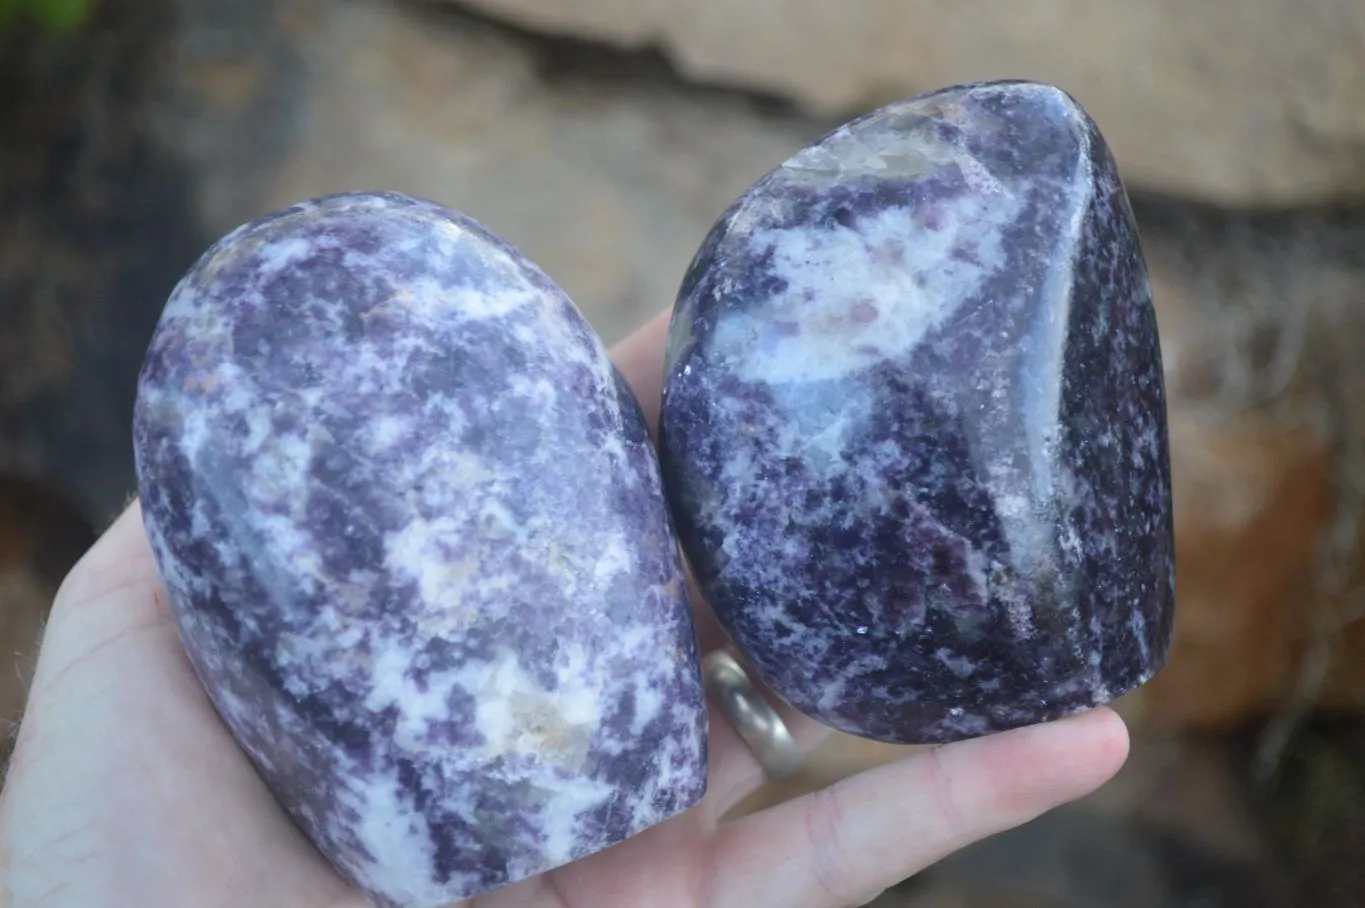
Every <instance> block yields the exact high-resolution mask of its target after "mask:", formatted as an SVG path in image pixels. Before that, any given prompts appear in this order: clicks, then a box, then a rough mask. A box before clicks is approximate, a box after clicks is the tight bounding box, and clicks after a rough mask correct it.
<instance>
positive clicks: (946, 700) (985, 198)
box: [661, 82, 1174, 743]
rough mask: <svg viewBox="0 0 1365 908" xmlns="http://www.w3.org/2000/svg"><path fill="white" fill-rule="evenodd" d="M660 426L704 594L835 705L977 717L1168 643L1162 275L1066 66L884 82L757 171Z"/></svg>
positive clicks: (680, 322) (887, 725)
mask: <svg viewBox="0 0 1365 908" xmlns="http://www.w3.org/2000/svg"><path fill="white" fill-rule="evenodd" d="M661 432H662V438H661V445H662V451H661V456H662V462H663V469H664V479H665V484H666V487H667V489H668V492H669V496H670V500H671V504H672V506H673V512H674V516H675V520H676V522H677V525H678V532H679V535H680V538H681V540H682V543H683V546H684V549H685V550H686V552H687V554H688V557H689V559H690V560H691V562H692V565H693V568H694V570H695V572H696V574H697V578H698V581H699V583H700V586H701V588H702V590H703V591H704V592H705V593H706V594H707V596H708V597H709V599H710V602H711V604H712V605H713V606H714V608H715V610H716V612H717V613H718V615H719V617H720V618H721V621H722V623H723V624H724V625H725V627H726V628H727V629H728V631H729V632H730V634H731V635H732V637H733V638H734V640H735V641H736V642H737V644H738V645H739V646H740V648H741V649H742V650H743V651H744V652H745V653H746V654H747V656H748V657H749V659H750V660H751V662H752V663H753V665H754V667H755V668H756V669H757V671H758V672H759V673H760V674H761V675H762V677H763V678H764V679H766V680H767V681H768V682H769V684H770V685H771V686H772V687H773V688H774V689H775V690H776V691H778V692H779V693H780V694H781V695H782V696H784V697H785V698H787V699H788V700H789V701H791V703H792V704H793V705H795V706H796V707H798V708H799V709H801V710H803V711H804V712H806V713H808V714H810V715H812V716H815V717H817V718H819V719H821V720H822V721H824V722H826V723H828V724H830V725H833V726H835V727H837V728H840V729H843V730H845V731H848V732H852V733H854V734H857V735H862V736H866V737H870V738H877V739H882V740H886V741H895V742H905V743H927V742H942V741H949V740H953V739H959V738H965V737H971V736H976V735H981V734H986V733H989V732H994V731H998V730H1003V729H1008V728H1012V727H1016V726H1020V725H1024V724H1029V723H1034V722H1039V721H1043V720H1047V719H1050V718H1055V717H1059V716H1063V715H1067V714H1070V713H1075V712H1078V711H1081V710H1084V709H1086V708H1088V707H1092V706H1094V705H1096V704H1100V703H1104V702H1106V701H1109V700H1111V699H1113V698H1114V697H1117V696H1119V695H1120V694H1123V693H1125V692H1127V691H1130V690H1132V689H1133V688H1135V687H1137V686H1138V685H1141V684H1142V683H1144V682H1145V681H1147V680H1148V679H1149V678H1151V677H1152V675H1153V674H1154V673H1155V672H1156V671H1158V670H1159V669H1160V667H1161V666H1162V665H1163V664H1164V662H1165V659H1166V656H1167V652H1168V648H1169V644H1170V638H1171V622H1172V610H1173V598H1174V561H1173V534H1172V521H1171V486H1170V466H1169V455H1168V441H1167V428H1166V403H1165V391H1164V387H1163V378H1162V367H1161V356H1160V349H1159V346H1158V338H1157V325H1156V319H1155V315H1154V311H1153V307H1152V300H1151V292H1150V289H1149V284H1148V279H1147V272H1146V267H1145V264H1144V261H1143V257H1142V253H1141V250H1140V247H1139V244H1138V236H1137V231H1136V228H1135V226H1134V222H1133V216H1132V212H1131V209H1130V207H1129V203H1128V199H1127V195H1126V193H1125V191H1124V188H1123V185H1122V183H1121V181H1120V179H1119V175H1118V172H1117V170H1116V168H1115V165H1114V161H1113V160H1112V158H1111V156H1110V153H1109V150H1108V149H1107V147H1106V145H1105V142H1104V140H1103V139H1102V138H1101V136H1100V134H1099V132H1098V131H1097V129H1096V127H1095V124H1094V123H1093V122H1092V121H1091V120H1090V118H1089V117H1088V116H1087V115H1086V114H1085V112H1084V111H1083V110H1082V109H1081V108H1080V107H1079V106H1078V105H1077V104H1076V103H1075V102H1074V101H1073V100H1072V99H1071V98H1070V97H1068V96H1067V95H1066V94H1065V93H1063V92H1062V91H1060V90H1058V89H1056V88H1053V87H1050V86H1045V85H1040V84H1036V83H1028V82H1004V83H984V84H976V85H967V86H959V87H953V88H948V89H944V90H942V91H938V92H935V93H932V94H929V95H925V96H922V97H919V98H915V99H912V100H908V101H905V102H902V103H898V104H894V105H892V106H889V107H886V108H884V109H882V110H879V111H876V112H874V113H872V114H869V115H868V116H866V117H863V118H861V119H859V120H856V121H854V122H852V123H850V124H848V125H846V126H844V127H843V128H841V129H839V130H838V131H836V132H834V133H833V134H831V135H830V136H828V137H827V138H825V139H824V140H822V141H821V142H819V143H817V144H815V145H814V146H812V147H810V148H808V149H806V150H804V151H802V152H801V153H799V154H797V155H796V156H795V157H793V158H792V159H791V160H789V161H787V162H786V163H785V164H784V165H782V166H781V167H779V168H777V169H776V170H775V171H773V172H772V173H770V174H768V175H767V176H765V177H764V178H763V179H762V180H760V181H759V182H758V183H757V184H756V185H755V186H753V187H752V188H751V189H750V190H749V191H748V192H747V193H746V194H745V195H743V196H742V197H741V198H740V199H739V200H738V202H736V204H735V205H734V206H732V208H731V209H730V210H729V211H728V212H727V213H726V214H725V215H724V216H723V217H722V219H721V220H720V222H719V223H718V224H717V225H716V227H715V228H714V230H713V231H712V233H711V234H710V236H709V237H708V239H707V240H706V242H705V244H704V245H703V247H702V249H701V250H700V252H699V253H698V255H697V257H696V259H695V261H694V262H693V264H692V267H691V269H690V271H689V273H688V275H687V277H686V279H685V281H684V283H683V287H682V290H681V292H680V295H679V298H678V303H677V307H676V309H675V312H674V316H673V322H672V327H671V332H670V339H669V351H668V360H667V374H666V382H665V389H664V399H663V417H662V429H661Z"/></svg>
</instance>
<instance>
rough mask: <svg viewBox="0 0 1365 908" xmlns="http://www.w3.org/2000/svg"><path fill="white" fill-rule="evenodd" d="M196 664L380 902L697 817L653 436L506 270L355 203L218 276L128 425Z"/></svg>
mask: <svg viewBox="0 0 1365 908" xmlns="http://www.w3.org/2000/svg"><path fill="white" fill-rule="evenodd" d="M134 440H135V445H136V453H137V465H138V478H139V486H140V490H141V497H142V508H143V519H144V521H145V523H146V528H147V535H148V537H149V539H150V540H151V545H152V550H153V552H154V554H155V558H156V562H157V565H158V567H159V569H160V572H161V576H162V578H163V579H164V581H165V585H166V588H167V592H168V593H169V596H170V602H171V606H172V610H173V612H174V615H175V618H176V621H177V623H178V626H179V628H180V632H181V636H182V638H183V640H184V643H185V649H186V651H187V652H188V654H189V657H190V661H191V662H192V664H193V665H194V668H195V671H196V672H197V673H198V675H199V678H200V679H201V680H202V682H203V684H204V687H205V689H206V690H207V691H208V693H209V695H210V697H211V699H212V700H213V703H214V705H215V706H216V707H217V709H218V711H219V713H220V714H221V715H222V717H223V719H224V720H225V721H226V723H227V725H228V726H229V727H230V728H231V730H232V732H233V733H234V735H235V736H236V738H237V740H238V741H239V742H240V744H241V745H242V747H243V749H244V750H245V751H246V752H247V753H248V754H249V755H250V757H251V759H252V760H253V761H254V763H255V764H256V766H257V768H258V769H259V771H260V773H261V776H262V778H264V779H265V781H266V782H267V784H268V785H269V786H270V788H271V789H272V790H273V792H274V793H275V795H276V797H277V798H278V799H279V801H280V802H281V803H282V804H283V805H284V807H285V808H286V809H287V810H288V811H289V813H290V814H291V815H292V816H293V817H294V819H295V820H296V821H297V823H298V824H299V826H300V827H301V828H302V829H303V830H304V832H305V833H306V834H307V835H308V836H309V838H310V839H311V840H312V841H313V842H314V843H315V844H316V845H317V847H318V848H319V849H320V850H321V851H322V853H323V854H324V855H325V856H326V857H327V858H328V859H329V860H331V861H332V863H333V864H334V865H335V866H336V867H337V868H338V869H339V870H340V871H341V872H342V873H343V874H344V875H346V876H347V877H349V878H350V879H351V880H353V881H354V882H355V883H356V884H358V885H359V886H360V887H361V888H363V889H364V890H366V891H367V892H368V893H369V894H370V895H371V896H372V898H373V899H374V900H375V901H376V902H377V903H378V904H380V905H383V906H403V908H434V906H438V905H446V904H448V903H451V902H454V901H456V900H459V899H465V898H468V897H470V896H473V895H476V894H478V893H481V892H485V891H487V890H489V889H493V888H496V887H499V886H503V885H505V884H507V883H511V882H514V881H516V880H519V879H522V878H524V877H527V876H530V875H532V874H536V873H540V872H542V871H545V870H549V869H551V868H553V867H556V866H559V865H562V864H564V863H566V862H568V861H571V860H575V859H577V858H581V857H584V856H586V855H589V854H592V853H594V852H596V851H599V850H601V849H603V848H606V847H607V846H609V845H612V844H614V843H616V842H620V841H622V840H623V839H626V838H628V837H630V836H633V835H635V834H636V833H639V832H641V831H642V830H644V829H646V828H648V827H650V826H653V825H654V824H656V823H659V822H661V821H663V820H665V819H667V818H668V817H671V816H673V815H675V814H677V813H679V812H680V811H683V810H685V809H687V808H689V807H691V806H693V805H695V804H696V803H697V802H698V801H699V800H700V799H701V797H702V795H703V793H704V790H705V784H706V783H705V779H706V728H705V709H704V699H703V694H702V687H701V679H700V671H699V668H698V663H697V653H696V642H695V638H694V635H693V628H692V619H691V612H690V609H689V606H688V597H687V592H686V586H685V583H684V577H683V572H682V567H681V563H680V557H679V555H678V551H677V546H676V543H675V541H674V537H673V533H672V527H671V525H670V520H669V515H668V510H667V506H666V504H665V502H664V497H663V490H662V487H661V482H660V477H659V470H658V464H657V461H656V459H655V454H654V449H653V447H652V445H651V442H650V438H649V434H648V431H647V429H646V425H645V421H644V418H643V415H642V414H641V411H640V408H639V406H638V404H637V402H636V401H635V398H634V397H633V396H632V394H631V392H630V390H629V389H628V388H627V387H626V385H625V384H624V381H623V380H622V378H621V376H620V375H619V374H618V373H617V372H616V370H615V368H614V367H613V365H612V364H611V360H610V359H609V358H608V355H607V351H606V350H605V349H604V348H603V346H602V343H601V341H600V339H599V338H598V337H597V335H596V334H595V333H594V332H593V331H592V330H591V329H590V328H589V327H588V325H587V324H586V323H585V322H584V321H583V319H582V317H581V316H580V315H579V313H578V311H577V310H576V309H575V308H574V306H573V304H572V303H570V302H569V300H568V299H567V297H565V296H564V294H563V293H562V292H561V291H560V290H559V289H558V288H557V287H555V285H554V284H553V283H551V281H550V280H549V279H548V278H547V277H546V276H545V275H544V274H543V273H542V272H541V271H540V270H539V269H538V268H536V267H535V266H534V265H532V264H531V263H530V262H528V261H527V260H526V259H525V258H524V257H523V256H522V255H521V254H520V253H518V252H517V251H516V250H515V249H513V248H512V247H511V246H509V245H507V244H506V243H504V242H502V241H501V240H499V239H497V238H496V237H494V236H493V235H491V234H490V233H488V232H487V231H486V230H484V229H483V228H482V227H480V226H479V225H478V224H476V223H474V222H473V221H471V220H470V219H468V218H465V217H463V216H461V215H459V214H456V213H454V212H452V211H449V210H447V209H444V208H442V207H440V206H438V205H435V204H432V203H429V202H423V201H419V200H415V199H411V198H407V197H404V196H400V195H392V194H349V195H340V196H333V197H329V198H324V199H319V200H315V201H311V202H306V203H303V204H300V205H295V206H293V207H291V208H287V209H284V210H282V211H279V212H276V213H274V214H272V215H269V216H267V217H264V218H262V219H260V220H258V221H256V222H254V223H252V224H248V225H246V226H245V227H242V228H240V229H238V230H237V231H235V232H234V233H232V234H230V235H229V236H227V237H226V238H225V239H223V240H222V241H221V242H219V243H218V244H217V245H216V246H214V247H213V248H212V249H210V250H209V251H208V252H207V253H206V254H205V255H204V257H203V258H202V259H201V260H200V261H199V262H198V264H196V265H195V266H194V268H193V269H192V270H191V271H190V272H189V274H188V275H186V277H185V278H184V280H183V281H182V282H181V283H180V285H179V286H178V287H177V288H176V290H175V292H174V294H173V295H172V296H171V298H170V301H169V303H168V304H167V306H166V310H165V313H164V315H163V316H162V319H161V322H160V325H159V326H158V328H157V331H156V334H155V337H154V339H153V341H152V344H151V348H150V350H149V352H148V354H147V359H146V364H145V366H144V368H143V371H142V376H141V382H140V387H139V392H138V400H137V408H136V414H135V420H134Z"/></svg>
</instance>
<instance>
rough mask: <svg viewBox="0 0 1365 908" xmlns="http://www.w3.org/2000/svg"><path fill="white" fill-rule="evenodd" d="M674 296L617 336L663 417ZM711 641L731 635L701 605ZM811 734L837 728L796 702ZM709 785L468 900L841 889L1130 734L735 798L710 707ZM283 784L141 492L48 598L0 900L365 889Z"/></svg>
mask: <svg viewBox="0 0 1365 908" xmlns="http://www.w3.org/2000/svg"><path fill="white" fill-rule="evenodd" d="M666 324H667V322H666V317H665V316H661V317H660V318H658V319H655V320H654V321H652V322H651V323H650V324H648V325H646V326H645V327H644V328H642V329H641V330H640V331H638V332H636V333H635V334H634V335H632V336H631V337H630V338H628V339H627V340H625V341H624V342H622V343H621V344H620V345H618V346H617V347H616V349H615V350H613V356H614V357H615V359H616V362H617V363H618V365H619V366H620V368H621V370H622V372H623V374H624V375H625V376H626V378H627V380H628V381H629V382H630V383H631V386H632V388H633V389H634V391H635V393H636V395H637V396H638V397H639V398H640V399H641V400H642V401H644V402H645V410H646V415H647V416H648V417H649V419H650V422H651V424H653V423H654V422H655V420H656V419H657V415H658V414H657V402H658V399H659V382H660V375H661V371H662V365H661V364H662V357H663V346H664V334H665V329H666ZM698 626H699V632H700V633H701V637H702V644H703V649H704V650H705V649H710V648H714V647H715V646H718V645H720V643H721V637H720V634H719V631H718V630H717V629H716V626H715V624H714V620H713V619H712V618H711V617H710V616H709V614H708V613H706V610H705V607H704V606H701V607H699V614H698ZM785 716H786V718H787V721H788V723H789V724H790V725H791V727H792V729H793V732H794V734H795V735H796V736H797V738H798V740H799V741H801V743H802V745H803V746H805V747H807V748H809V747H812V746H814V745H815V744H816V743H817V742H818V741H819V740H820V739H821V738H822V737H823V735H824V733H825V732H824V731H823V730H822V729H821V728H820V727H819V726H818V725H817V724H816V723H814V722H812V721H810V720H807V719H803V718H801V717H799V716H796V715H793V714H791V713H790V712H786V713H785ZM710 728H711V748H710V754H711V767H710V785H709V792H708V794H707V796H706V798H705V800H704V801H703V803H702V804H701V805H700V806H698V807H697V808H695V809H694V810H691V811H689V812H687V813H685V814H683V815H681V816H678V817H676V818H674V819H673V820H670V821H668V822H666V823H663V824H661V825H659V826H657V827H655V828H653V829H651V830H649V831H647V832H645V833H644V834H642V835H639V836H637V837H636V838H634V839H631V840H629V841H627V842H625V843H622V844H621V845H618V846H617V847H615V848H611V849H609V850H607V851H605V852H602V853H600V854H598V855H595V856H592V857H589V858H586V859H584V860H581V861H579V862H577V863H574V864H570V865H568V866H566V867H563V868H560V869H558V870H555V871H552V872H550V873H546V874H543V875H541V876H539V877H535V878H532V879H528V880H524V881H522V882H520V883H516V884H514V885H511V886H508V887H506V888H504V889H502V890H499V891H496V892H492V893H489V894H487V895H484V896H481V897H479V898H476V899H473V900H472V901H470V902H466V903H464V905H465V906H468V908H767V906H771V908H844V906H850V905H861V904H864V903H866V902H868V901H870V900H871V899H873V898H874V897H875V896H876V895H877V894H878V893H880V892H881V891H883V890H884V889H886V888H887V887H889V886H891V885H894V884H895V883H897V882H899V881H901V880H903V879H905V878H907V877H909V876H911V875H913V874H915V873H917V872H919V871H920V870H922V869H924V868H925V867H927V866H929V865H930V864H932V863H934V862H935V861H937V860H939V859H940V858H942V857H944V856H945V855H947V854H949V853H951V852H953V851H955V850H957V849H959V848H962V847H964V846H966V845H968V844H970V843H972V842H975V841H977V840H979V839H982V838H984V837H986V836H989V835H992V834H994V833H997V832H1001V831H1004V830H1006V829H1010V828H1012V827H1014V826H1018V825H1019V824H1021V823H1024V822H1027V821H1028V820H1030V819H1033V818H1034V817H1036V816H1038V815H1039V814H1041V813H1043V812H1045V811H1047V810H1050V809H1052V808H1054V807H1057V806H1058V805H1061V804H1063V803H1065V802H1068V801H1071V800H1073V799H1075V798H1078V797H1081V796H1083V795H1085V794H1087V793H1089V792H1090V791H1092V790H1094V789H1095V788H1097V787H1098V786H1100V785H1101V784H1103V783H1104V782H1105V781H1107V780H1108V779H1109V778H1110V777H1111V776H1113V775H1114V773H1115V772H1117V771H1118V769H1119V767H1120V766H1121V765H1122V764H1123V761H1124V759H1125V757H1126V756H1127V753H1128V735H1127V731H1126V729H1125V728H1124V725H1123V723H1122V722H1121V721H1120V719H1119V718H1118V716H1117V715H1115V714H1114V713H1113V712H1112V711H1111V710H1108V709H1103V708H1102V709H1096V710H1093V711H1091V712H1089V713H1086V714H1084V715H1081V716H1077V717H1075V718H1072V719H1067V720H1064V721H1060V722H1055V723H1051V724H1049V725H1045V726H1037V727H1033V728H1025V729H1020V730H1018V731H1013V732H1008V733H1005V734H1000V735H996V736H993V737H990V738H984V739H980V740H976V741H967V742H963V743H960V744H953V745H948V746H944V747H940V748H934V749H930V750H926V751H922V752H919V753H917V754H914V755H912V756H909V757H907V758H904V759H902V760H900V761H899V762H896V763H892V764H890V765H887V766H883V767H880V768H878V769H873V770H870V771H867V772H864V773H862V774H861V775H857V776H855V777H853V778H850V779H847V780H845V781H843V782H841V783H839V784H837V785H835V786H833V787H832V788H829V789H826V790H825V791H822V792H819V793H816V794H813V795H808V796H805V797H802V798H799V799H796V800H792V801H788V802H786V803H784V804H781V805H779V806H776V807H771V808H769V809H767V810H765V811H762V812H760V813H755V814H749V815H747V816H744V817H743V818H740V819H735V820H723V819H722V818H723V817H724V816H725V814H726V813H727V812H728V811H729V810H730V809H731V808H732V807H733V806H734V805H735V804H737V803H738V802H739V801H740V800H741V799H743V798H744V797H745V796H746V795H748V794H750V793H751V792H753V791H754V790H755V789H756V788H757V787H758V786H759V785H760V784H761V783H762V781H763V774H762V772H761V770H760V769H759V767H758V765H757V763H756V762H755V760H754V758H753V756H752V755H751V754H750V752H749V751H748V749H747V748H746V747H745V745H744V744H743V742H742V741H741V740H740V739H739V737H738V736H737V735H736V733H735V732H734V731H733V730H732V729H731V727H730V726H729V725H728V724H727V723H726V720H725V718H724V717H723V716H721V715H720V714H718V713H716V712H715V711H714V710H713V711H712V715H711V717H710ZM367 904H368V902H367V901H366V900H365V898H364V897H363V896H362V895H361V894H360V893H359V892H357V891H356V890H355V889H353V888H352V887H351V886H349V885H348V884H347V883H346V882H345V881H344V880H343V879H342V878H341V877H339V876H338V875H337V874H336V873H335V872H334V871H333V870H332V869H331V868H330V867H329V866H328V865H327V863H326V862H325V861H324V860H323V859H322V858H321V857H320V856H319V855H318V854H317V853H316V852H315V851H314V850H313V849H312V848H311V846H310V845H309V844H308V842H307V841H306V840H305V839H304V838H303V836H302V835H301V834H300V833H299V832H298V831H297V830H296V829H295V827H294V826H293V825H291V823H290V821H289V819H288V818H287V817H286V815H285V814H284V812H283V811H282V810H281V809H280V808H279V806H278V805H276V803H275V802H274V801H273V800H272V798H271V796H270V794H269V792H268V791H267V790H266V788H265V786H264V784H263V783H262V782H261V781H260V779H259V778H257V776H256V774H255V772H254V771H253V769H252V766H251V764H250V763H249V762H248V761H247V759H246V758H245V757H244V756H243V755H242V753H241V752H240V751H239V750H238V749H237V748H236V746H235V745H234V743H233V741H232V738H231V736H230V735H229V733H228V731H227V729H226V728H225V727H224V726H223V725H222V723H221V722H220V721H219V719H218V717H217V715H216V713H215V712H214V711H213V708H212V707H211V705H210V704H209V701H208V699H207V698H206V696H205V695H204V693H203V691H202V690H201V689H200V687H199V685H198V683H197V682H196V680H195V677H194V675H193V674H192V672H191V669H190V666H189V663H188V662H187V661H186V659H185V655H184V652H183V650H182V649H181V645H180V641H179V638H178V637H177V635H176V631H175V628H174V626H173V624H172V621H171V616H170V614H169V613H168V611H167V607H166V599H165V594H164V592H163V590H162V588H161V585H160V583H159V581H158V580H157V576H156V573H155V570H154V568H153V565H152V561H151V553H150V551H149V549H148V547H147V542H146V539H145V537H144V535H143V531H142V524H141V518H140V512H139V510H138V507H137V505H136V504H134V505H133V506H132V507H130V508H129V509H128V510H127V511H126V512H125V513H124V514H123V515H122V516H121V517H120V518H119V519H118V520H117V521H116V522H115V523H114V525H113V526H112V527H111V528H110V529H109V530H108V531H107V532H106V533H105V534H104V536H103V538H102V539H101V540H100V541H99V542H98V543H97V544H96V545H95V547H94V548H93V549H92V550H91V551H90V552H89V553H88V554H87V555H86V556H85V558H84V559H83V560H82V561H81V562H80V564H78V565H77V566H76V568H75V569H74V570H72V572H71V574H70V576H69V577H68V578H67V580H66V582H65V584H64V585H63V586H62V588H61V591H60V593H59V594H58V596H57V600H56V603H55V604H54V606H53V611H52V617H51V619H50V621H49V623H48V627H47V631H46V634H45V636H44V639H43V644H42V649H41V652H40V656H39V659H38V665H37V669H36V674H35V677H34V680H33V684H32V688H31V695H30V698H29V702H28V708H27V713H26V716H25V719H24V721H23V724H22V726H21V728H20V732H19V736H18V742H17V746H16V750H15V754H14V760H13V764H12V767H11V769H10V773H9V777H8V780H7V782H6V785H5V788H4V791H3V793H0V906H4V908H8V906H24V908H28V906H34V908H37V906H45V908H65V906H73V908H74V906H79V908H100V906H118V908H124V906H139V908H140V906H162V905H165V906H189V905H193V906H197V908H219V906H223V908H226V906H251V908H273V906H280V908H363V906H365V905H367Z"/></svg>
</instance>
